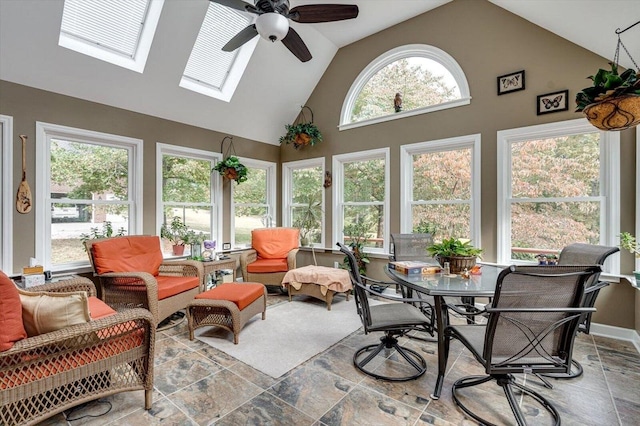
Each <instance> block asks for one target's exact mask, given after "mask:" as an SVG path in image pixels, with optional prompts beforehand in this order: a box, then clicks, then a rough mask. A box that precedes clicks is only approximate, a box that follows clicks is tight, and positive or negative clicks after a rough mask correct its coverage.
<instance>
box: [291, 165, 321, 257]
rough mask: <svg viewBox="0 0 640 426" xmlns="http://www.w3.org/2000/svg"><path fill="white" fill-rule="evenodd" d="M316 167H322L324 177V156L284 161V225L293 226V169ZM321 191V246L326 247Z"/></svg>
mask: <svg viewBox="0 0 640 426" xmlns="http://www.w3.org/2000/svg"><path fill="white" fill-rule="evenodd" d="M314 167H320V168H321V169H322V177H323V178H324V174H325V170H326V169H325V162H324V157H318V158H310V159H307V160H299V161H290V162H287V163H282V226H293V224H292V220H291V204H292V201H291V200H292V198H293V182H292V179H291V176H292V173H293V171H294V170H299V169H307V168H314ZM321 193H322V200H321V202H322V204H321V209H322V220H321V223H320V233H321V236H320V246H321V247H325V232H324V229H325V191H322V192H321Z"/></svg>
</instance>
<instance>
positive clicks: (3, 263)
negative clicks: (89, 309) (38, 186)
mask: <svg viewBox="0 0 640 426" xmlns="http://www.w3.org/2000/svg"><path fill="white" fill-rule="evenodd" d="M12 141H13V117H11V116H8V115H2V114H0V153H1V154H2V161H0V188H2V199H1V200H0V203H1V208H0V241H2V244H1V245H0V269H1V270H3V271H5V272H6V273H7V274H9V275H13V208H12V207H13V206H14V199H13V188H12V187H11V181H12V179H11V178H12V174H13V161H12V160H13V144H12Z"/></svg>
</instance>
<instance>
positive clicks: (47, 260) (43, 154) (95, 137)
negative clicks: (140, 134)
mask: <svg viewBox="0 0 640 426" xmlns="http://www.w3.org/2000/svg"><path fill="white" fill-rule="evenodd" d="M51 139H66V140H69V141H75V142H80V143H87V142H95V143H96V144H99V145H105V146H113V147H117V148H124V149H127V150H128V151H129V156H130V157H129V158H130V161H129V170H128V182H129V187H128V193H129V194H130V197H129V204H130V206H131V210H130V216H129V234H130V235H136V234H141V233H142V176H143V170H142V165H143V161H142V145H143V142H142V140H141V139H134V138H130V137H126V136H119V135H112V134H108V133H101V132H95V131H92V130H84V129H77V128H73V127H67V126H61V125H57V124H50V123H43V122H40V121H36V182H35V184H36V185H35V189H36V190H35V193H36V194H40V195H41V197H40V200H42V201H43V202H39V203H36V204H35V206H36V208H35V219H36V223H35V235H36V250H35V256H36V259H38V260H40V261H41V262H42V263H43V266H44V267H45V269H50V270H52V271H54V272H56V271H63V270H64V271H67V270H73V269H77V268H80V267H85V266H87V265H88V264H89V260H88V258H87V261H86V262H84V261H83V262H71V263H69V264H66V265H62V266H56V267H55V268H52V265H51V244H47V243H48V242H49V241H50V237H49V236H50V235H51V209H49V208H47V207H48V206H49V203H50V202H51V191H50V187H49V182H50V179H51V173H50V170H51V163H50V152H51ZM62 200H64V199H62ZM56 201H60V200H56Z"/></svg>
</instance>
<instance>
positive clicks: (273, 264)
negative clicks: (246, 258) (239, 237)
mask: <svg viewBox="0 0 640 426" xmlns="http://www.w3.org/2000/svg"><path fill="white" fill-rule="evenodd" d="M288 270H289V265H288V264H287V259H286V258H285V259H258V260H256V261H255V262H251V263H249V264H248V265H247V272H252V273H254V274H264V273H270V272H287V271H288Z"/></svg>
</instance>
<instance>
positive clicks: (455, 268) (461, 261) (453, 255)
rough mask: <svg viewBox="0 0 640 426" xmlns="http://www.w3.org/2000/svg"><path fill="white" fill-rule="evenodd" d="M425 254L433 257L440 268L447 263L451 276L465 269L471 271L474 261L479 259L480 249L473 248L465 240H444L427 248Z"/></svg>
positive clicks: (452, 238)
mask: <svg viewBox="0 0 640 426" xmlns="http://www.w3.org/2000/svg"><path fill="white" fill-rule="evenodd" d="M427 252H428V253H429V254H430V255H431V256H433V257H434V258H435V259H436V260H437V261H438V263H440V265H441V266H444V264H445V262H449V268H450V271H451V273H452V274H460V273H461V272H463V271H464V270H465V269H467V270H471V268H473V267H474V266H475V265H476V260H477V258H478V257H481V254H482V249H479V248H477V247H474V246H473V245H471V242H470V241H469V240H467V239H461V238H454V237H451V238H448V239H447V238H445V239H443V240H442V241H441V242H439V243H434V244H432V245H430V246H429V247H427Z"/></svg>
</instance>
